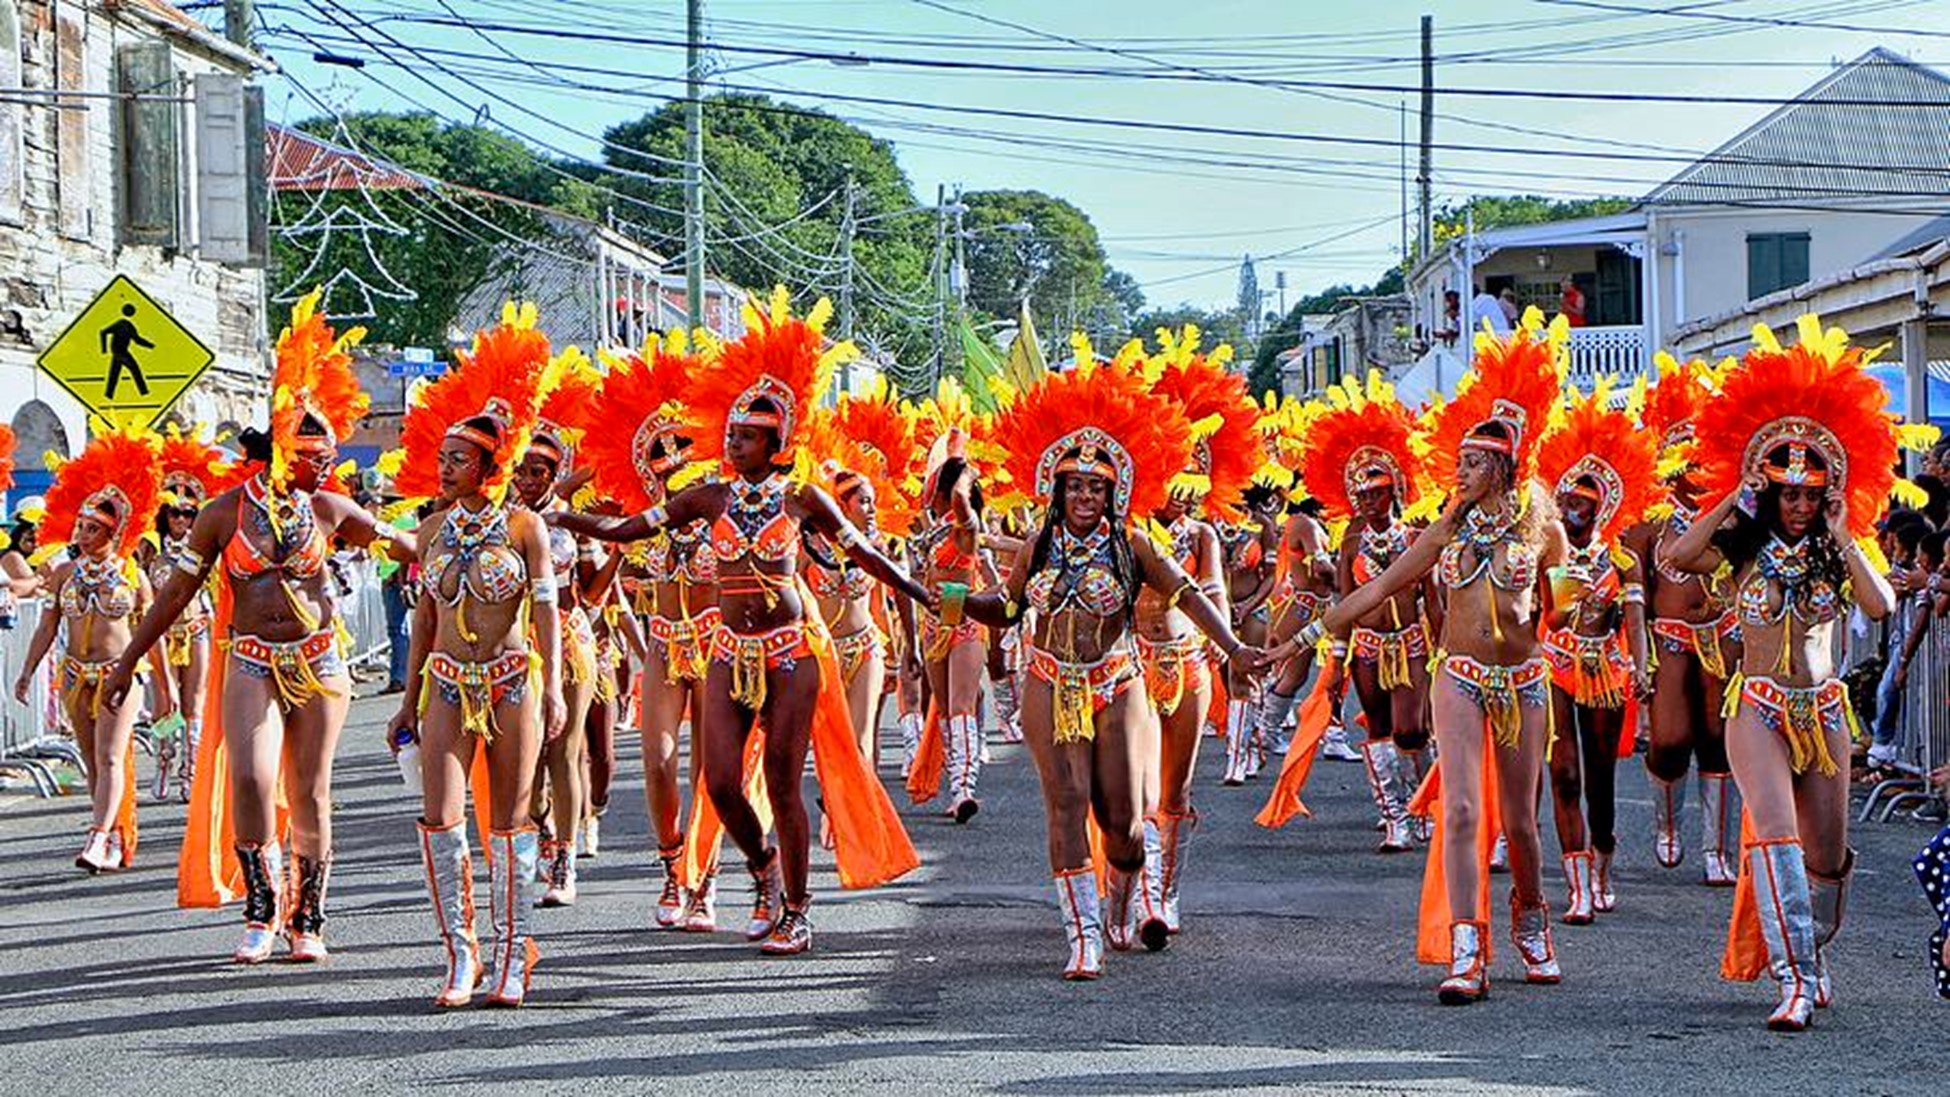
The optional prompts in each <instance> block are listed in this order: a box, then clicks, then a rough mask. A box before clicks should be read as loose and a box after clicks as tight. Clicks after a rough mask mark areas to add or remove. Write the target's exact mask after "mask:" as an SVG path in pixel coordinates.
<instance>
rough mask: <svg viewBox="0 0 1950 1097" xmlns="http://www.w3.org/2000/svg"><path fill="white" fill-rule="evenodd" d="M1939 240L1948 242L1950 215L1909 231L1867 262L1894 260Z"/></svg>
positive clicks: (1933, 219)
mask: <svg viewBox="0 0 1950 1097" xmlns="http://www.w3.org/2000/svg"><path fill="white" fill-rule="evenodd" d="M1940 240H1950V213H1946V214H1944V215H1943V216H1941V217H1936V218H1932V219H1930V220H1928V221H1925V222H1923V223H1922V224H1921V225H1918V226H1917V227H1916V228H1914V229H1912V230H1910V232H1909V235H1907V236H1904V237H1903V238H1902V239H1900V240H1898V241H1896V242H1895V243H1893V244H1891V245H1889V246H1888V247H1886V248H1883V249H1882V250H1881V251H1879V252H1876V253H1875V254H1874V255H1871V256H1869V258H1868V262H1871V263H1873V262H1875V261H1876V260H1878V259H1894V258H1895V257H1897V256H1899V255H1908V254H1909V253H1910V252H1913V251H1922V250H1923V249H1924V248H1927V247H1929V246H1930V245H1931V244H1934V243H1937V242H1938V241H1940Z"/></svg>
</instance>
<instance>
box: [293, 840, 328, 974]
mask: <svg viewBox="0 0 1950 1097" xmlns="http://www.w3.org/2000/svg"><path fill="white" fill-rule="evenodd" d="M292 861H293V862H294V864H293V870H292V881H291V913H290V915H289V916H287V917H286V918H285V929H286V932H287V936H288V938H289V940H290V944H291V961H292V963H296V964H315V963H318V962H319V961H321V960H325V959H328V958H329V957H330V956H331V953H330V952H329V951H328V950H327V949H326V948H325V888H326V884H328V883H329V882H330V881H331V876H332V855H331V854H329V853H327V854H326V855H325V856H323V857H320V858H317V859H313V858H310V857H306V856H305V855H304V854H302V853H300V854H294V855H293V856H292Z"/></svg>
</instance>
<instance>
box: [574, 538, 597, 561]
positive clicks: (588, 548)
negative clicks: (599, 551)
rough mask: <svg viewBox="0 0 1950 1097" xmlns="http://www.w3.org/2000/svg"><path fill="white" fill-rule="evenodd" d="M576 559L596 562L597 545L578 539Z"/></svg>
mask: <svg viewBox="0 0 1950 1097" xmlns="http://www.w3.org/2000/svg"><path fill="white" fill-rule="evenodd" d="M576 559H578V560H584V561H588V562H590V563H594V562H595V560H596V546H595V545H593V544H590V543H589V542H588V541H577V542H576Z"/></svg>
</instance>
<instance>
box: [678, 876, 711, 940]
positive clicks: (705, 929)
mask: <svg viewBox="0 0 1950 1097" xmlns="http://www.w3.org/2000/svg"><path fill="white" fill-rule="evenodd" d="M677 928H678V929H680V930H682V931H684V932H685V933H716V932H717V931H718V874H717V873H715V872H713V873H711V874H710V875H709V876H706V877H705V878H704V880H703V882H701V883H699V884H698V885H697V886H695V887H693V888H691V889H690V894H689V895H686V896H685V897H684V914H683V917H681V918H679V919H678V920H677Z"/></svg>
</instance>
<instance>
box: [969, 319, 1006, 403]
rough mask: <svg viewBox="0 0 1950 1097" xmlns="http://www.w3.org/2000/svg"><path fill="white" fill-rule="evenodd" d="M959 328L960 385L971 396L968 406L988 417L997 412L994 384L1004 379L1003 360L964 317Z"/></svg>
mask: <svg viewBox="0 0 1950 1097" xmlns="http://www.w3.org/2000/svg"><path fill="white" fill-rule="evenodd" d="M958 326H959V332H958V334H959V336H960V338H961V362H962V365H961V385H962V388H963V389H964V390H966V391H967V393H968V402H969V403H970V404H972V405H974V407H975V410H976V411H978V412H981V413H983V414H987V413H989V412H992V411H994V410H996V398H995V387H994V386H993V385H991V384H990V382H992V381H999V380H1001V379H1002V359H1001V357H1000V356H999V355H997V354H996V353H995V348H994V347H991V346H989V343H988V340H986V339H984V338H982V334H981V333H980V332H978V331H976V330H975V328H974V327H973V326H972V325H971V324H969V322H968V317H967V316H963V317H962V318H961V323H960V324H959V325H958Z"/></svg>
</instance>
